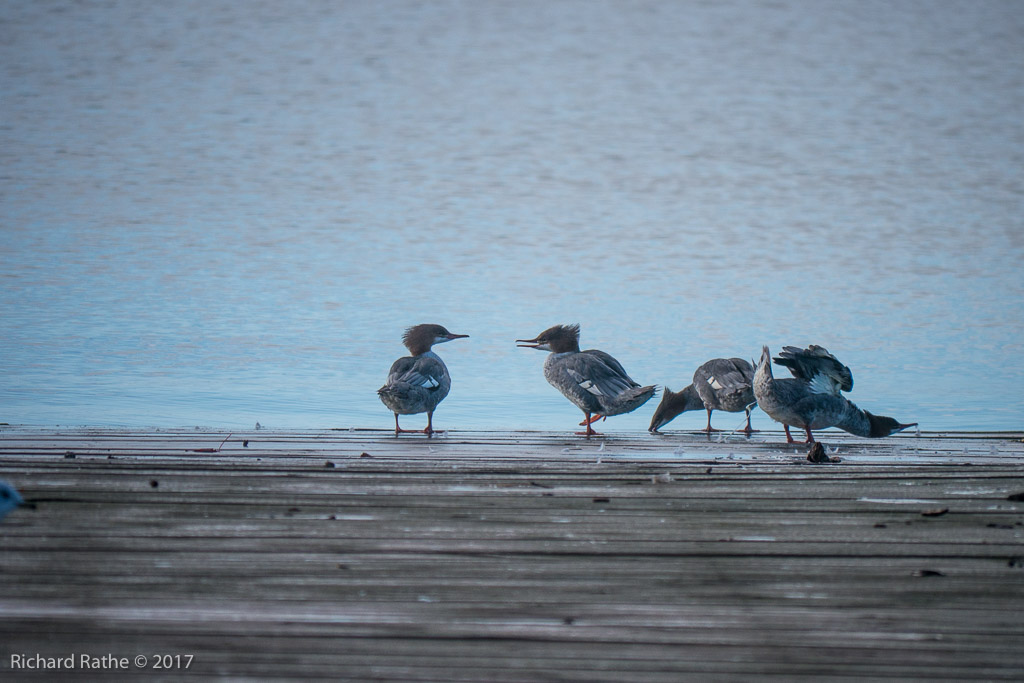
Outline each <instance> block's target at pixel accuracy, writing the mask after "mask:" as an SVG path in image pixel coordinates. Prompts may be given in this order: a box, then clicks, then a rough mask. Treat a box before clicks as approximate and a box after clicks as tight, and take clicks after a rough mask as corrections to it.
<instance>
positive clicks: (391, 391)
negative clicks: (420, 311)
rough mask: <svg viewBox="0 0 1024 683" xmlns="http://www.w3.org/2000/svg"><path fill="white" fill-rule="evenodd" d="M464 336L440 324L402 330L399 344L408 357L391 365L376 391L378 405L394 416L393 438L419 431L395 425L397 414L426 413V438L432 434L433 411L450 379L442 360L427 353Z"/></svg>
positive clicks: (441, 398) (450, 383)
mask: <svg viewBox="0 0 1024 683" xmlns="http://www.w3.org/2000/svg"><path fill="white" fill-rule="evenodd" d="M468 336H469V335H468V334H452V333H451V332H449V331H448V330H446V329H445V328H444V327H442V326H441V325H432V324H424V325H415V326H414V327H410V328H409V329H407V330H406V331H405V334H404V335H403V336H402V343H403V344H405V347H406V348H407V349H409V353H411V354H412V355H411V356H405V357H402V358H399V359H398V360H396V361H395V362H394V363H393V364H392V365H391V370H390V372H388V381H387V383H386V384H385V385H384V386H382V387H381V388H380V389H378V390H377V395H378V396H380V400H381V402H383V403H384V405H386V406H387V407H388V408H390V409H391V411H392V412H393V413H394V414H395V436H398V435H399V434H401V433H402V432H414V431H419V430H414V429H402V428H401V427H399V426H398V416H399V415H415V414H416V413H426V414H427V428H426V429H424V430H423V433H424V434H426V435H427V436H428V437H429V436H430V435H432V434H433V433H434V409H435V408H437V404H439V403H440V402H441V401H442V400H444V397H445V396H447V395H448V390H449V389H451V386H452V378H451V376H450V375H449V374H448V368H447V366H445V364H444V361H443V360H441V358H440V357H439V356H438V355H437V354H436V353H434V352H433V351H431V350H430V347H432V346H433V345H434V344H443V343H444V342H449V341H451V340H452V339H464V338H466V337H468Z"/></svg>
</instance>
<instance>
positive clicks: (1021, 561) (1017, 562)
mask: <svg viewBox="0 0 1024 683" xmlns="http://www.w3.org/2000/svg"><path fill="white" fill-rule="evenodd" d="M1006 565H1007V566H1008V567H1024V557H1011V558H1010V561H1009V562H1007V563H1006Z"/></svg>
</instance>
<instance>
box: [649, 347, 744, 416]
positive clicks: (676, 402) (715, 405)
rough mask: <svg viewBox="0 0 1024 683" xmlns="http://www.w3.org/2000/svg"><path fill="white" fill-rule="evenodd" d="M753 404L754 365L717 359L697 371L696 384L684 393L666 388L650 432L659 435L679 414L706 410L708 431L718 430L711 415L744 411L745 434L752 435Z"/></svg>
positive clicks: (694, 379) (735, 360) (740, 361)
mask: <svg viewBox="0 0 1024 683" xmlns="http://www.w3.org/2000/svg"><path fill="white" fill-rule="evenodd" d="M754 405H755V401H754V366H753V365H752V364H751V363H750V362H748V361H745V360H743V359H742V358H715V359H713V360H709V361H708V362H707V363H704V364H703V365H701V366H700V367H699V368H697V370H696V371H695V372H694V373H693V384H690V385H689V386H687V387H686V388H685V389H683V390H682V391H671V390H670V389H669V388H668V387H665V390H664V391H663V392H662V395H661V403H660V404H659V405H658V408H657V409H656V410H655V411H654V416H653V417H652V418H651V426H650V427H648V428H647V430H648V431H650V432H656V431H658V430H659V429H661V428H662V427H664V426H665V425H667V424H668V423H669V422H671V421H672V420H673V419H675V417H676V416H677V415H679V414H681V413H685V412H686V411H688V410H700V409H702V408H703V409H704V410H706V411H707V413H708V426H707V427H705V428H704V431H705V432H707V433H709V434H710V433H711V432H717V431H719V430H717V429H713V428H712V427H711V412H712V411H715V410H724V411H725V412H727V413H738V412H740V411H745V412H746V413H747V426H746V427H745V428H744V429H743V430H742V431H743V432H746V433H747V434H751V433H753V432H756V431H757V430H756V429H751V428H750V411H751V410H752V409H753V407H754Z"/></svg>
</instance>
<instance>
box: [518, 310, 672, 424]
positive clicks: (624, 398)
mask: <svg viewBox="0 0 1024 683" xmlns="http://www.w3.org/2000/svg"><path fill="white" fill-rule="evenodd" d="M516 344H517V345H518V346H519V347H520V348H528V349H539V350H541V351H550V352H551V355H549V356H548V357H547V359H546V360H545V361H544V378H545V379H546V380H547V381H548V383H550V384H551V386H553V387H555V388H556V389H558V390H559V391H561V392H562V395H564V396H565V397H566V398H567V399H569V400H570V401H572V402H573V403H574V404H576V406H577V407H578V408H579V409H580V410H582V411H583V414H584V415H585V416H586V417H585V419H584V420H583V422H581V423H580V425H585V426H586V428H587V431H586V432H581V434H585V435H586V436H591V435H594V434H597V432H595V431H594V430H593V428H592V427H591V426H590V425H591V424H592V423H594V422H596V421H597V420H600V419H601V418H603V417H604V418H607V417H610V416H612V415H622V414H624V413H629V412H632V411H634V410H636V409H637V408H639V407H640V406H642V405H643V404H644V403H646V402H647V401H649V400H650V398H651V397H652V396H654V392H655V391H656V387H655V386H654V385H651V386H646V387H642V386H640V385H639V384H637V383H636V382H634V381H633V380H632V379H631V378H630V377H629V375H627V374H626V371H625V370H624V369H623V367H622V365H621V364H620V363H619V361H617V360H615V359H614V358H612V357H611V356H610V355H608V354H607V353H605V352H604V351H598V350H597V349H588V350H586V351H580V326H579V325H555V326H554V327H549V328H548V329H546V330H544V331H543V332H541V333H540V334H538V335H537V336H536V337H534V338H533V339H517V340H516Z"/></svg>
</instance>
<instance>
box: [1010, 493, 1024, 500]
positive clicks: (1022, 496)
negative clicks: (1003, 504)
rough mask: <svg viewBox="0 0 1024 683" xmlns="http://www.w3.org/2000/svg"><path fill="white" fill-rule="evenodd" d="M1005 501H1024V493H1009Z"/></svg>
mask: <svg viewBox="0 0 1024 683" xmlns="http://www.w3.org/2000/svg"><path fill="white" fill-rule="evenodd" d="M1006 500H1012V501H1022V500H1024V491H1021V492H1020V493H1011V494H1010V495H1008V496H1007V497H1006Z"/></svg>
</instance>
